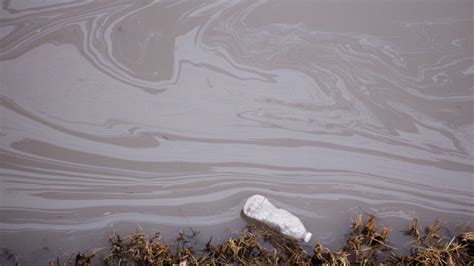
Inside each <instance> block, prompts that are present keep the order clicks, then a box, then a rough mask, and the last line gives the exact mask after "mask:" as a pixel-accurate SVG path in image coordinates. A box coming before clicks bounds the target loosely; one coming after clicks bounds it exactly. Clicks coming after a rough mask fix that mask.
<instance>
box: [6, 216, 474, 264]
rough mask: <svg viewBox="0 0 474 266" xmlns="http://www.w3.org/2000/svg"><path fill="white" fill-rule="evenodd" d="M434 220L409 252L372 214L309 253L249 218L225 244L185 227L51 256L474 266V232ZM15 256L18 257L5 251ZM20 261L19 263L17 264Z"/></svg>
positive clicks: (412, 231)
mask: <svg viewBox="0 0 474 266" xmlns="http://www.w3.org/2000/svg"><path fill="white" fill-rule="evenodd" d="M441 229H442V227H441V224H440V221H439V220H438V219H436V220H435V221H434V222H433V223H432V224H431V225H429V226H427V227H426V228H425V229H424V230H422V229H421V228H420V227H419V225H418V220H417V219H413V220H412V221H411V223H410V224H409V226H408V227H407V229H406V231H405V234H406V235H407V236H410V237H411V238H413V241H412V242H411V243H410V246H411V249H410V252H409V254H404V255H400V254H397V252H396V251H397V250H396V249H394V248H393V247H391V246H390V245H389V240H388V237H389V233H390V232H391V227H390V226H379V225H378V224H377V219H376V217H375V216H374V215H369V216H368V217H366V219H365V220H364V219H363V217H362V216H361V215H357V216H355V217H354V219H353V223H352V224H351V226H350V230H349V232H348V234H347V240H346V242H345V243H344V245H343V247H342V248H341V249H337V250H329V249H327V248H325V247H323V245H322V244H320V243H317V244H316V245H315V246H314V248H313V250H312V254H308V253H307V252H306V251H305V249H304V248H303V247H301V246H300V245H299V244H298V242H297V241H295V240H292V239H288V238H286V237H284V236H282V235H280V234H278V233H277V232H275V231H274V230H272V229H271V228H268V227H266V226H263V225H261V224H258V223H255V222H252V221H248V225H247V227H246V228H245V230H244V231H243V232H242V233H241V234H240V235H238V236H237V237H235V238H230V239H228V240H227V241H226V242H225V243H221V244H213V243H212V238H211V239H210V240H209V241H208V242H207V244H206V245H205V247H204V249H200V250H195V247H196V246H197V244H198V243H197V236H198V234H199V232H196V231H193V230H191V234H189V235H186V234H184V233H183V232H181V233H180V234H179V236H178V238H177V239H176V242H174V243H173V247H171V246H170V245H168V244H166V243H163V242H162V241H161V239H160V234H159V233H158V234H155V235H154V236H153V237H151V238H150V237H148V236H147V235H146V234H144V233H143V232H136V233H132V234H130V235H129V236H127V237H125V238H121V237H120V236H119V235H118V234H117V233H115V232H114V233H112V235H111V236H110V247H109V248H108V249H103V250H100V249H94V250H91V251H89V252H85V253H82V252H80V253H77V254H75V255H73V256H70V257H68V258H65V259H64V261H63V262H61V261H60V260H59V258H58V259H56V260H54V261H51V262H50V265H51V266H53V265H54V266H59V265H100V264H103V265H124V266H125V265H179V266H185V265H353V264H355V265H474V233H473V232H469V231H468V230H467V229H464V232H462V233H460V234H459V235H457V236H452V237H449V236H444V235H442V234H441V231H442V230H441ZM3 253H4V255H6V256H8V257H9V258H11V259H15V260H16V263H18V258H17V257H15V256H14V255H12V254H11V252H10V251H5V250H4V251H3ZM17 265H18V264H17Z"/></svg>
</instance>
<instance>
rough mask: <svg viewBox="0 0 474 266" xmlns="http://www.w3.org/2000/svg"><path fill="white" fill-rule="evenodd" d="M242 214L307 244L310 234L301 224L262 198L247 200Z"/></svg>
mask: <svg viewBox="0 0 474 266" xmlns="http://www.w3.org/2000/svg"><path fill="white" fill-rule="evenodd" d="M243 212H244V214H245V215H246V216H248V217H250V218H252V219H255V220H257V221H259V222H262V223H264V224H266V225H268V226H270V227H272V228H274V229H276V230H278V231H279V232H280V233H282V234H284V235H286V236H288V237H290V238H293V239H297V240H304V242H306V243H307V242H308V241H309V240H310V239H311V236H312V234H311V233H310V232H308V231H306V228H304V225H303V223H302V222H301V221H300V219H298V217H296V216H294V215H293V214H291V213H290V212H288V211H286V210H283V209H278V208H276V207H275V206H273V204H271V203H270V201H269V200H268V199H267V198H265V197H264V196H260V195H253V196H251V197H250V198H248V199H247V201H246V202H245V205H244V209H243Z"/></svg>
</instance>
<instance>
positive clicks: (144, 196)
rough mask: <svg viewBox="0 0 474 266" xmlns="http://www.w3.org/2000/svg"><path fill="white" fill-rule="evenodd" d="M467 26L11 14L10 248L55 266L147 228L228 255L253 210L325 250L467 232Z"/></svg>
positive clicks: (4, 146)
mask: <svg viewBox="0 0 474 266" xmlns="http://www.w3.org/2000/svg"><path fill="white" fill-rule="evenodd" d="M408 10H409V11H410V12H407V11H408ZM471 10H472V3H471V2H470V1H465V2H461V1H459V2H457V4H448V3H442V2H441V3H431V4H429V5H426V4H423V3H420V2H416V3H407V2H397V1H393V2H392V1H389V2H381V3H377V4H373V3H372V4H368V3H359V2H357V3H356V2H354V3H351V2H347V3H346V2H343V4H342V3H329V2H310V1H308V2H306V1H285V0H283V1H250V2H245V1H195V2H193V1H77V2H76V1H65V0H64V1H50V3H48V1H44V2H43V1H5V2H4V3H3V8H2V10H1V11H0V88H1V94H0V106H1V120H0V122H1V124H0V126H1V128H0V143H1V144H0V152H1V169H0V176H1V178H0V183H1V186H0V187H1V190H0V192H1V194H0V214H1V215H0V245H1V246H5V245H12V246H13V248H15V247H20V246H24V245H25V243H29V242H30V241H31V236H36V237H37V238H38V239H40V238H43V239H48V240H49V241H50V242H48V243H49V244H48V245H49V246H48V248H49V252H50V253H51V254H52V255H58V253H60V252H66V253H67V252H69V251H72V250H75V249H77V248H84V247H88V246H89V244H90V241H91V240H90V238H92V237H93V236H94V235H95V234H97V233H101V234H105V233H108V232H110V231H111V229H117V230H120V229H124V228H130V227H126V225H132V227H133V228H135V227H134V226H136V225H137V224H139V226H140V228H143V229H144V230H149V231H156V230H160V231H162V235H163V236H164V237H165V238H166V237H168V238H171V237H174V236H175V234H176V232H177V230H180V229H183V228H187V227H193V228H196V229H198V230H200V231H201V237H202V241H204V242H205V241H207V240H208V239H209V237H210V236H211V235H214V237H215V238H214V239H216V240H217V239H218V238H219V237H225V236H227V235H228V234H231V232H232V230H234V229H239V228H241V227H242V226H243V221H242V220H241V219H240V208H241V206H242V204H243V202H244V200H245V199H246V198H247V197H248V196H250V195H252V194H256V193H259V194H262V195H265V196H267V197H269V198H270V199H271V200H272V201H273V202H274V203H275V205H277V206H279V207H282V208H287V209H289V210H290V211H291V212H293V213H294V214H296V215H298V216H299V217H301V219H302V220H303V222H304V223H305V225H307V227H308V229H309V230H310V231H312V232H313V235H314V236H315V238H317V239H318V240H320V241H322V242H324V243H326V244H328V245H332V244H337V243H338V241H340V237H343V236H337V235H335V234H333V233H329V232H337V231H340V230H345V229H344V228H345V226H346V225H347V223H348V221H349V219H350V217H351V216H352V215H353V214H355V213H359V212H370V213H376V214H377V215H378V216H380V217H381V219H382V220H383V221H387V222H391V223H392V224H393V223H395V224H396V223H399V224H404V223H405V222H406V220H407V219H410V218H411V217H412V216H414V215H415V216H417V217H419V218H421V219H422V220H425V221H428V220H431V219H432V218H434V217H438V216H439V217H441V218H443V219H444V220H446V221H447V222H448V223H456V222H458V221H460V220H462V221H471V222H472V221H474V220H473V211H474V208H473V199H474V198H473V194H472V191H473V188H474V187H473V186H474V183H473V155H474V149H473V143H474V112H473V106H474V105H473V101H474V94H473V89H474V87H473V84H474V55H473V52H472V51H473V49H474V47H473V43H474V35H473V31H472V23H473V20H474V18H473V17H472V12H471ZM229 226H230V227H232V230H229V229H228V227H229ZM124 230H127V229H124ZM128 230H130V229H128ZM400 237H402V236H401V234H400V233H397V232H395V233H394V238H395V239H397V238H400ZM96 238H97V237H96ZM53 240H54V241H53ZM71 240H74V241H71ZM44 241H46V240H44ZM44 241H43V242H41V241H40V240H38V241H36V242H33V243H29V245H28V249H25V250H24V251H23V252H25V254H31V252H34V251H35V250H41V249H42V248H44V246H45V245H47V244H45V243H44ZM51 242H54V243H57V244H56V245H57V246H56V247H55V245H54V244H51ZM59 250H62V251H59ZM28 252H30V253H28ZM25 256H26V257H28V256H27V255H25ZM44 256H45V257H44V258H42V257H41V256H39V257H36V258H37V259H39V260H41V259H44V260H47V256H48V255H44Z"/></svg>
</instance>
